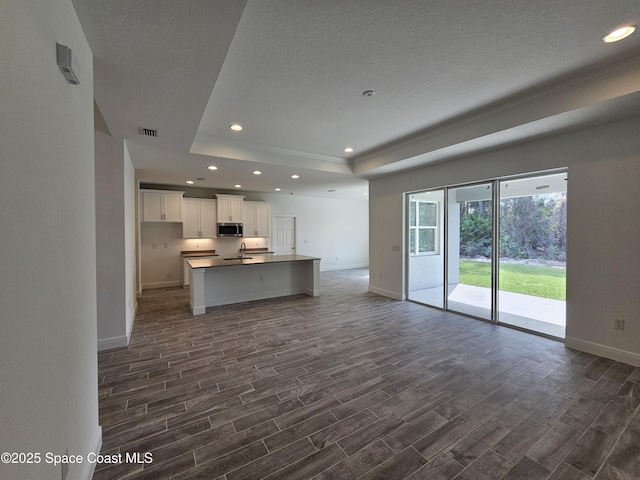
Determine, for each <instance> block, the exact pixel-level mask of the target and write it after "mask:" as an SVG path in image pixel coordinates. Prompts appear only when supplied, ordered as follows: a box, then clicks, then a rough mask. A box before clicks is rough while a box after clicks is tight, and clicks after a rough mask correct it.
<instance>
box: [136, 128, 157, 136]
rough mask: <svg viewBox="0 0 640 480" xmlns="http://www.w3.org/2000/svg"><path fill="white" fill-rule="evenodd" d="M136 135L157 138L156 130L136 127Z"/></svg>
mask: <svg viewBox="0 0 640 480" xmlns="http://www.w3.org/2000/svg"><path fill="white" fill-rule="evenodd" d="M138 133H139V134H140V135H144V136H145V137H157V136H158V130H154V129H153V128H143V127H138Z"/></svg>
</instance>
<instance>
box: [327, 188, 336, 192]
mask: <svg viewBox="0 0 640 480" xmlns="http://www.w3.org/2000/svg"><path fill="white" fill-rule="evenodd" d="M327 192H335V189H333V188H331V189H329V190H327Z"/></svg>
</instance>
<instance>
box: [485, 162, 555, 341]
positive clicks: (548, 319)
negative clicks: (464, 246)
mask: <svg viewBox="0 0 640 480" xmlns="http://www.w3.org/2000/svg"><path fill="white" fill-rule="evenodd" d="M566 218H567V173H566V172H563V173H559V174H553V175H539V176H534V177H527V178H519V179H510V180H503V181H501V182H500V258H499V265H500V268H499V290H498V295H499V297H498V298H499V300H498V305H499V312H498V313H499V315H498V319H499V321H500V323H503V324H506V325H512V326H515V327H520V328H525V329H527V330H533V331H535V332H539V333H543V334H546V335H551V336H554V337H559V338H564V336H565V325H566V320H565V311H566V308H565V307H566V305H565V304H566V271H567V269H566V263H565V262H566V256H567V234H566V232H567V223H566Z"/></svg>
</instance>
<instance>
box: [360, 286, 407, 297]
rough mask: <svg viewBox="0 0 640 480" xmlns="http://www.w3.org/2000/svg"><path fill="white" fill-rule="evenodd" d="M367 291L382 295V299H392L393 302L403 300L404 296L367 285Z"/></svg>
mask: <svg viewBox="0 0 640 480" xmlns="http://www.w3.org/2000/svg"><path fill="white" fill-rule="evenodd" d="M369 291H370V292H371V293H375V294H376V295H382V296H383V297H389V298H393V299H394V300H404V295H403V294H402V293H398V292H392V291H391V290H385V289H383V288H378V287H372V286H371V285H369Z"/></svg>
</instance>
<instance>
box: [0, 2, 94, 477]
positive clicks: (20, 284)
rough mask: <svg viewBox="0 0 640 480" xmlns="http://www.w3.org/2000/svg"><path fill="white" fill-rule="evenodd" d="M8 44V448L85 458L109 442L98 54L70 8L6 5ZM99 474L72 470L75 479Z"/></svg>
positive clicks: (3, 230) (1, 20) (0, 397)
mask: <svg viewBox="0 0 640 480" xmlns="http://www.w3.org/2000/svg"><path fill="white" fill-rule="evenodd" d="M56 42H59V43H62V44H64V45H67V46H69V47H70V48H71V49H72V51H73V54H74V55H75V56H76V58H77V60H78V63H79V64H80V69H81V78H80V82H81V83H80V85H69V84H67V83H66V82H65V80H64V78H63V76H62V74H61V73H60V70H59V69H58V67H57V65H56ZM0 43H1V44H2V45H3V48H1V49H0V65H2V68H1V71H0V79H1V81H0V132H2V135H0V152H1V155H2V162H1V164H2V175H0V205H1V207H0V225H2V227H0V245H2V249H0V265H1V269H2V272H3V275H2V276H0V305H1V308H0V311H1V312H2V313H1V315H2V321H1V325H2V326H1V328H2V333H1V334H0V425H2V428H1V429H0V445H2V451H8V452H41V453H42V455H43V457H44V454H45V453H46V452H51V453H53V454H64V453H65V452H66V451H67V449H68V451H69V453H70V454H77V455H83V456H84V458H86V455H87V453H89V452H90V451H97V450H99V448H100V443H101V435H100V428H99V426H98V388H97V347H96V343H97V342H96V340H97V327H96V237H95V186H94V134H93V74H92V71H93V66H92V55H91V51H90V50H89V46H88V44H87V42H86V39H85V37H84V34H83V32H82V28H81V26H80V23H79V22H78V19H77V17H76V14H75V11H74V9H73V6H72V4H71V1H70V0H4V1H3V2H2V3H1V6H0ZM91 471H92V465H91V464H89V463H87V462H83V463H81V464H75V465H70V468H69V472H68V475H67V479H68V480H76V479H88V478H90V475H91ZM61 477H62V466H61V465H57V466H54V465H52V464H50V463H47V462H45V461H44V459H43V461H42V462H41V463H39V464H31V465H18V464H0V478H2V479H3V480H14V479H15V480H18V479H25V478H38V479H56V480H57V479H60V478H61Z"/></svg>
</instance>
